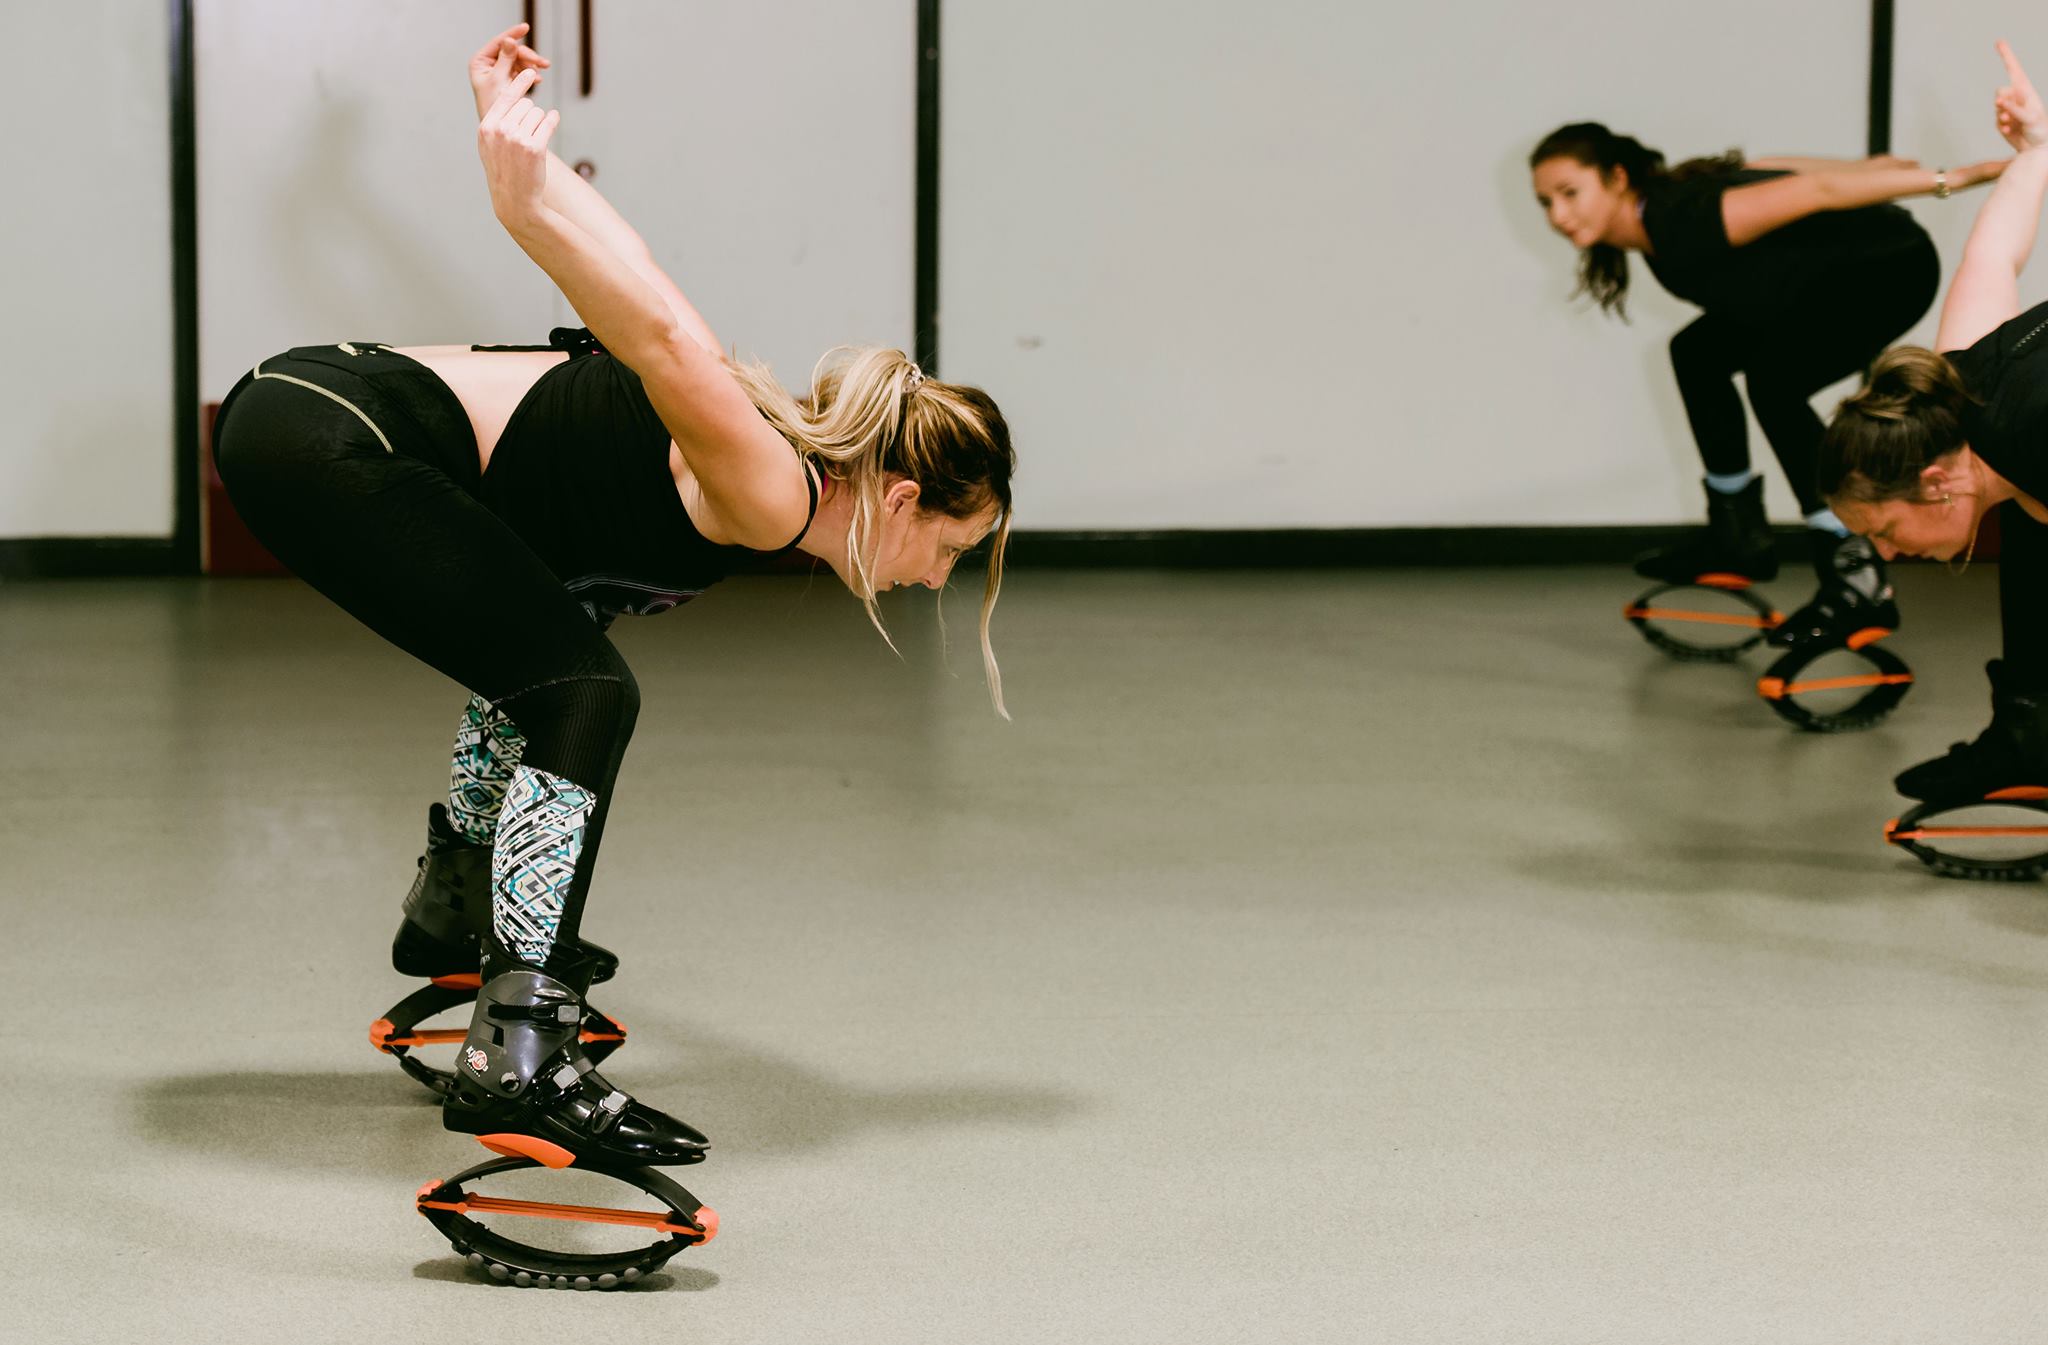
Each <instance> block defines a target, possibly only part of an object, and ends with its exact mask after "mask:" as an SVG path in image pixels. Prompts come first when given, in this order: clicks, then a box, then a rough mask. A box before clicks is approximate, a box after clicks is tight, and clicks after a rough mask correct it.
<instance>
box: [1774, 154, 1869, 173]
mask: <svg viewBox="0 0 2048 1345" xmlns="http://www.w3.org/2000/svg"><path fill="white" fill-rule="evenodd" d="M1874 166H1876V165H1875V164H1873V162H1872V161H1871V160H1869V159H1818V158H1814V157H1811V156H1807V155H1798V154H1773V155H1771V156H1770V157H1769V158H1764V159H1751V160H1750V161H1749V162H1748V163H1746V164H1744V165H1743V167H1745V168H1763V169H1774V170H1777V171H1780V172H1785V173H1828V172H1837V171H1847V172H1868V171H1869V170H1870V169H1871V168H1872V167H1874Z"/></svg>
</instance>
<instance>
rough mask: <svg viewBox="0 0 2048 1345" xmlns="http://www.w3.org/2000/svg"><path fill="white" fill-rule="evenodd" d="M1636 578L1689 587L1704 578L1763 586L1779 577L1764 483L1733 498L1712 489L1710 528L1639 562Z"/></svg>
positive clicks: (1756, 482)
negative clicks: (1732, 579)
mask: <svg viewBox="0 0 2048 1345" xmlns="http://www.w3.org/2000/svg"><path fill="white" fill-rule="evenodd" d="M1636 573H1637V574H1639V575H1641V576H1643V578H1645V579H1656V580H1661V581H1662V582H1664V583H1667V584H1689V583H1691V582H1692V581H1693V580H1695V579H1697V578H1699V577H1700V576H1701V575H1703V574H1732V575H1740V576H1741V577H1742V578H1744V579H1752V580H1758V581H1762V580H1765V579H1774V578H1776V577H1777V574H1778V552H1777V547H1776V545H1775V543H1774V542H1773V541H1772V538H1771V524H1770V520H1769V519H1767V518H1765V517H1764V482H1763V478H1762V477H1758V478H1757V479H1756V480H1754V481H1751V482H1750V483H1749V484H1748V485H1746V486H1744V487H1743V488H1742V489H1741V490H1739V491H1737V492H1735V493H1734V494H1732V495H1730V494H1727V493H1725V492H1723V491H1718V490H1715V489H1713V488H1711V487H1709V488H1708V490H1707V526H1706V527H1704V528H1702V529H1700V530H1699V531H1698V532H1696V533H1694V534H1693V535H1692V536H1690V537H1688V538H1686V540H1684V541H1683V542H1680V543H1679V544H1678V545H1677V546H1672V547H1666V548H1664V549H1663V550H1661V551H1652V552H1649V553H1647V554H1646V555H1642V556H1639V557H1637V558H1636Z"/></svg>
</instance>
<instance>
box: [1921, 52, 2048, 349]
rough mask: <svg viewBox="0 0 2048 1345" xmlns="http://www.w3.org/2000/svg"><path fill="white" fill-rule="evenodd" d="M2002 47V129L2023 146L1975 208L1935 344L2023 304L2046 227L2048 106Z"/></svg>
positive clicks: (1959, 338) (1972, 333)
mask: <svg viewBox="0 0 2048 1345" xmlns="http://www.w3.org/2000/svg"><path fill="white" fill-rule="evenodd" d="M1998 55H1999V58H2000V59H2001V60H2003V61H2004V62H2005V72H2006V77H2007V78H2008V80H2009V81H2010V83H2008V84H2007V85H2006V86H2005V87H2004V88H2002V89H2000V90H1999V91H1998V93H1997V95H1996V96H1995V97H1994V98H1993V99H1992V105H1993V107H1994V109H1995V110H1996V113H1997V117H1998V132H1999V134H2000V135H2002V136H2004V137H2005V139H2006V142H2007V143H2008V144H2010V145H2012V147H2013V148H2014V149H2017V150H2019V151H2020V154H2019V157H2018V158H2016V159H2014V160H2013V161H2012V167H2011V168H2010V169H2008V170H2007V171H2006V174H2005V176H2004V177H2003V178H2002V179H2000V181H1999V184H1998V188H1997V190H1996V191H1993V192H1992V193H1991V199H1990V200H1988V201H1986V202H1985V203H1984V208H1983V209H1981V210H1979V211H1978V212H1977V222H1976V223H1975V224H1974V225H1972V226H1971V228H1970V241H1969V242H1968V243H1965V244H1964V245H1963V261H1962V264H1961V265H1960V266H1958V267H1957V268H1956V278H1955V279H1954V280H1953V281H1952V282H1950V284H1949V287H1948V299H1947V301H1946V302H1945V303H1943V304H1942V306H1941V330H1940V333H1939V334H1938V335H1937V336H1936V337H1935V349H1937V350H1961V349H1962V348H1963V347H1965V346H1968V345H1970V344H1971V343H1973V342H1975V341H1976V340H1977V339H1978V338H1980V337H1982V336H1983V335H1984V334H1985V333H1987V332H1989V331H1991V330H1992V329H1993V328H1995V327H1997V326H1998V324H2000V323H2001V322H2004V321H2005V320H2006V319H2008V318H2011V317H2013V316H2014V315H2016V314H2017V313H2018V312H2019V311H2020V285H2019V277H2020V272H2021V271H2023V270H2025V269H2026V265H2027V258H2028V257H2029V256H2031V255H2032V254H2033V251H2034V236H2035V235H2036V234H2037V233H2038V232H2039V231H2040V228H2041V200H2042V197H2043V195H2044V193H2048V107H2044V106H2043V104H2042V102H2041V95H2040V94H2038V93H2036V92H2035V91H2034V84H2033V81H2032V80H2030V79H2028V78H2027V72H2026V71H2025V70H2024V69H2022V68H2021V67H2020V61H2019V57H2017V56H2015V55H2013V50H2012V48H2011V47H2009V46H2007V45H2006V44H2005V43H2004V42H2002V41H2001V42H2000V43H1999V44H1998Z"/></svg>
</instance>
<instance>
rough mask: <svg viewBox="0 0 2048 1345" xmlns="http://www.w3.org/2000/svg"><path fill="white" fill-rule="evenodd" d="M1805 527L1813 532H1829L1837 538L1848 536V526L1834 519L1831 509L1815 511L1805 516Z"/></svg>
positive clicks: (1833, 512)
mask: <svg viewBox="0 0 2048 1345" xmlns="http://www.w3.org/2000/svg"><path fill="white" fill-rule="evenodd" d="M1806 526H1807V527H1809V528H1812V529H1813V530H1814V531H1815V532H1831V533H1833V534H1834V535H1835V536H1837V537H1847V536H1848V535H1849V528H1848V525H1847V524H1845V523H1843V522H1842V520H1841V519H1839V518H1836V517H1835V511H1834V510H1832V509H1816V510H1814V511H1813V512H1812V513H1810V514H1808V515H1807V516H1806Z"/></svg>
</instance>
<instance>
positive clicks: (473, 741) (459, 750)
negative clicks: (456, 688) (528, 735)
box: [448, 696, 526, 845]
mask: <svg viewBox="0 0 2048 1345" xmlns="http://www.w3.org/2000/svg"><path fill="white" fill-rule="evenodd" d="M525 751H526V739H525V737H524V736H523V735H522V734H521V733H520V732H519V730H518V729H517V728H515V727H514V726H513V723H512V721H511V720H510V719H507V718H506V717H505V716H504V715H503V714H501V713H500V712H498V711H497V710H494V709H492V708H491V705H490V703H489V702H488V701H486V700H484V698H483V697H481V696H471V697H470V698H469V705H468V707H467V708H466V709H464V710H463V712H462V722H461V723H460V724H458V725H456V726H455V755H454V757H453V759H452V760H451V761H450V762H449V764H448V820H449V821H450V822H452V823H454V824H455V829H456V830H457V831H459V832H461V833H462V835H463V836H464V837H466V838H467V839H468V840H470V841H472V842H474V843H475V844H477V845H489V844H490V843H491V838H492V837H493V836H495V835H497V834H498V812H499V810H500V809H502V808H503V807H504V806H505V790H506V788H507V787H508V786H509V785H511V783H512V772H514V771H515V770H517V769H519V758H520V755H521V754H522V753H524V752H525Z"/></svg>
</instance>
